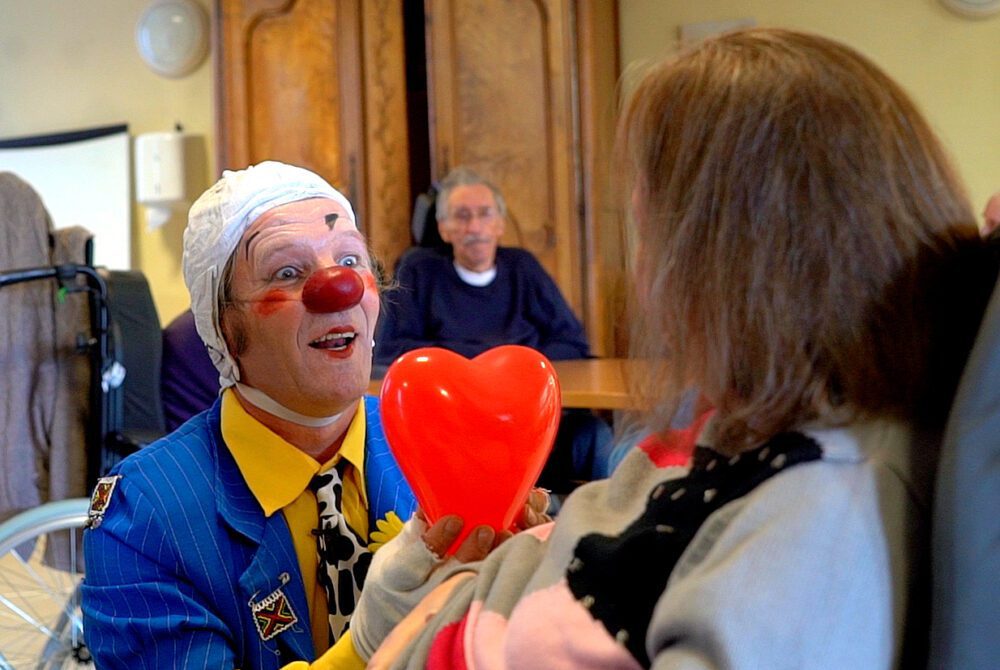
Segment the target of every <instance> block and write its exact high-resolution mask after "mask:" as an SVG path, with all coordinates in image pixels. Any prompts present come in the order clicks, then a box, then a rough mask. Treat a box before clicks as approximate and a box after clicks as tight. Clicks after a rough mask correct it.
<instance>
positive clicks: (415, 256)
mask: <svg viewBox="0 0 1000 670" xmlns="http://www.w3.org/2000/svg"><path fill="white" fill-rule="evenodd" d="M496 268H497V276H496V278H495V279H494V280H493V281H492V282H490V283H489V284H488V285H486V286H470V285H469V284H466V283H465V282H464V281H462V279H461V278H460V277H459V276H458V273H457V272H455V266H454V261H453V259H452V257H451V255H450V254H449V253H448V252H442V251H438V250H435V249H425V248H416V249H413V250H412V251H410V252H408V253H407V254H406V255H405V256H404V257H403V258H402V260H401V262H400V264H399V268H398V269H397V270H396V281H397V282H398V283H399V288H398V289H395V290H393V291H390V292H387V293H386V294H385V308H384V310H383V320H382V324H381V327H380V331H379V335H378V337H376V347H375V362H376V363H377V364H379V365H389V364H390V363H392V361H394V360H395V359H396V358H397V357H398V356H399V355H400V354H403V353H405V352H407V351H410V350H411V349H417V348H418V347H444V348H445V349H451V350H452V351H455V352H457V353H459V354H462V355H463V356H465V357H467V358H473V357H475V356H477V355H478V354H481V353H483V352H484V351H486V350H487V349H491V348H493V347H496V346H499V345H502V344H521V345H524V346H527V347H532V348H534V349H537V350H538V351H540V352H542V353H543V354H545V356H547V357H548V358H549V359H550V360H567V359H574V358H587V357H589V356H590V347H589V346H588V344H587V339H586V336H585V335H584V332H583V326H582V325H581V324H580V321H579V320H578V319H577V318H576V316H575V315H574V314H573V311H572V310H571V309H570V308H569V305H567V304H566V301H565V300H564V299H563V297H562V294H561V293H560V292H559V289H558V288H557V287H556V284H555V282H554V281H552V278H551V277H549V275H548V274H546V272H545V270H544V269H543V268H542V266H541V264H539V262H538V261H537V260H536V259H535V257H534V256H532V255H531V254H530V253H528V252H527V251H525V250H523V249H513V248H504V247H501V248H499V249H497V259H496Z"/></svg>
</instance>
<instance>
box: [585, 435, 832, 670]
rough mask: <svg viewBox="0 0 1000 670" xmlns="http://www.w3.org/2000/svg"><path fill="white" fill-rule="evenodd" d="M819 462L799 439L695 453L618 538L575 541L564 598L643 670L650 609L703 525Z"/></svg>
mask: <svg viewBox="0 0 1000 670" xmlns="http://www.w3.org/2000/svg"><path fill="white" fill-rule="evenodd" d="M821 456H822V450H821V448H820V446H819V445H818V444H817V443H816V442H815V441H813V440H812V439H810V438H809V437H806V436H805V435H803V434H801V433H783V434H781V435H777V436H776V437H774V438H773V439H771V440H770V441H769V442H768V443H767V444H765V445H763V446H761V447H758V448H757V449H754V450H752V451H748V452H745V453H742V454H740V455H738V456H732V457H730V456H724V455H722V454H720V453H718V452H715V451H713V450H711V449H708V448H705V447H698V448H696V449H695V452H694V455H693V462H692V466H691V471H690V473H689V474H688V475H687V476H686V477H681V478H679V479H674V480H669V481H666V482H663V483H661V484H659V485H657V486H656V487H655V488H654V489H653V491H652V493H651V494H650V496H649V500H648V502H647V503H646V510H645V511H644V512H643V514H642V515H641V516H640V517H639V518H638V519H637V520H636V521H635V522H633V523H632V525H630V526H629V527H628V528H626V529H625V531H624V532H622V534H621V535H619V536H615V537H610V536H606V535H600V534H596V533H595V534H591V535H587V536H584V537H583V538H581V540H580V542H579V543H578V544H577V547H576V550H575V553H574V558H573V560H572V561H571V563H570V565H569V568H568V569H567V581H568V583H569V588H570V590H571V591H572V593H573V594H574V596H576V598H577V599H578V600H579V601H580V602H581V603H582V604H583V605H584V606H585V607H587V608H588V609H589V610H590V612H591V614H592V616H593V617H594V618H595V619H597V620H598V621H600V622H601V623H602V624H603V625H604V627H605V628H607V630H608V632H609V633H610V634H611V635H612V636H613V637H614V638H615V639H616V640H618V642H619V643H621V644H623V645H624V646H625V647H626V648H627V649H628V650H629V651H630V652H631V653H632V655H633V656H635V658H636V660H638V661H639V663H641V664H642V665H643V666H644V667H648V666H649V663H650V660H649V658H648V657H647V655H646V649H645V637H646V629H647V627H648V625H649V621H650V619H651V618H652V615H653V608H654V607H655V605H656V602H657V601H658V600H659V598H660V596H661V595H662V593H663V590H664V588H665V587H666V584H667V579H668V578H669V577H670V573H671V572H672V571H673V569H674V566H675V565H676V564H677V561H678V560H679V559H680V557H681V554H683V553H684V550H685V549H686V548H687V546H688V544H690V542H691V540H692V539H693V538H694V536H695V534H696V533H697V532H698V529H699V528H700V527H701V525H702V524H703V523H704V522H705V519H707V518H708V516H709V515H711V514H712V513H713V512H715V511H716V510H718V509H719V508H721V507H722V506H723V505H725V504H726V503H729V502H732V501H733V500H736V499H738V498H741V497H743V496H745V495H747V494H748V493H750V492H751V491H752V490H753V489H754V488H756V487H757V486H759V485H760V484H762V483H764V482H765V481H767V480H768V479H770V478H771V477H773V476H774V475H776V474H778V473H779V472H781V471H782V470H784V469H787V468H789V467H791V466H793V465H797V464H799V463H807V462H810V461H815V460H818V459H819V458H820V457H821ZM789 502H790V504H794V501H789Z"/></svg>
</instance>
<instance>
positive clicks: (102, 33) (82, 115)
mask: <svg viewBox="0 0 1000 670" xmlns="http://www.w3.org/2000/svg"><path fill="white" fill-rule="evenodd" d="M199 1H200V2H202V4H203V6H205V7H206V8H208V6H209V2H208V0H199ZM148 4H149V3H148V2H147V0H0V137H4V138H9V137H21V136H24V135H34V134H40V133H53V132H60V131H64V130H76V129H80V128H86V127H91V126H103V125H112V124H116V123H127V124H128V125H129V130H130V132H131V133H132V134H133V135H137V134H139V133H145V132H153V131H163V130H170V129H171V128H173V127H174V123H175V122H179V123H181V124H183V126H184V128H185V130H186V131H188V132H191V133H195V134H198V135H202V136H204V138H205V143H204V144H203V146H204V147H205V151H204V152H203V155H201V156H196V157H195V159H194V160H195V161H200V162H201V163H204V165H201V166H196V167H200V168H201V170H200V171H201V172H202V173H203V174H204V175H213V174H214V168H213V167H212V165H211V163H212V155H213V153H214V150H213V148H212V147H213V143H214V127H213V123H214V122H213V118H212V115H213V111H212V100H213V89H212V78H211V69H212V68H211V65H210V59H206V61H205V62H204V63H203V64H202V65H201V66H200V67H199V69H198V70H197V71H195V72H194V73H192V74H191V75H189V76H187V77H184V78H180V79H167V78H164V77H161V76H159V75H157V74H155V73H154V72H153V71H152V70H150V69H149V68H148V67H146V65H145V63H144V62H143V61H142V59H141V58H140V57H139V53H138V51H137V49H136V47H135V27H136V22H137V21H138V19H139V17H140V16H141V15H142V12H143V11H144V10H145V9H146V7H147V6H148ZM81 179H86V175H81ZM204 179H207V176H206V177H204ZM205 186H207V184H205ZM184 222H185V216H184V214H183V212H182V213H179V214H178V215H175V216H174V218H173V219H171V220H170V221H169V222H168V223H167V225H165V226H164V227H163V228H161V229H159V230H156V231H152V232H151V231H148V230H147V229H146V224H145V218H144V212H143V211H141V210H138V209H134V211H133V230H132V240H133V242H132V263H133V267H135V268H137V269H139V270H142V271H143V272H144V273H145V274H146V276H147V278H148V279H149V281H150V284H151V286H152V290H153V297H154V300H155V301H156V304H157V309H158V311H159V314H160V319H161V321H163V322H164V323H166V321H168V320H169V319H170V318H173V316H175V315H176V314H177V313H179V312H180V311H182V310H183V309H184V308H186V307H187V303H188V297H187V291H186V290H185V288H184V283H183V280H182V278H181V274H180V250H181V242H180V240H181V234H182V231H183V226H184Z"/></svg>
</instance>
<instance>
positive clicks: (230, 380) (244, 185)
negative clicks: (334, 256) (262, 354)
mask: <svg viewBox="0 0 1000 670" xmlns="http://www.w3.org/2000/svg"><path fill="white" fill-rule="evenodd" d="M308 198H329V199H330V200H333V201H335V202H337V203H338V204H340V205H341V206H342V207H343V208H344V209H345V210H347V213H348V214H349V215H350V217H351V221H353V222H354V223H355V225H357V219H356V218H355V216H354V209H353V208H352V207H351V203H350V202H348V200H347V198H345V197H344V196H343V194H341V193H340V192H339V191H338V190H337V189H335V188H333V187H332V186H330V185H329V184H328V183H327V182H326V181H324V180H323V178H322V177H320V176H319V175H317V174H314V173H312V172H310V171H309V170H306V169H303V168H300V167H295V166H294V165H286V164H284V163H278V162H276V161H266V162H264V163H259V164H258V165H252V166H250V167H248V168H247V169H245V170H239V171H231V170H226V171H225V172H223V173H222V179H220V180H219V181H217V182H216V183H215V185H214V186H212V187H211V188H210V189H208V190H207V191H205V193H203V194H202V196H201V197H200V198H198V200H196V201H195V203H194V204H193V205H192V206H191V211H190V212H189V213H188V225H187V228H186V229H185V231H184V260H183V266H184V283H186V284H187V287H188V292H189V293H190V294H191V311H192V312H193V313H194V322H195V327H196V328H197V329H198V334H199V335H200V336H201V339H202V340H204V341H205V345H206V346H207V347H208V353H209V355H210V356H211V358H212V362H213V363H214V364H215V367H216V368H217V369H218V370H219V382H220V383H221V384H222V387H223V388H225V387H227V386H232V385H233V384H235V383H236V382H238V381H239V377H240V373H239V368H238V367H237V366H236V361H235V360H233V357H232V356H231V355H230V353H229V349H228V348H227V347H226V341H225V339H224V338H223V337H222V327H221V325H220V323H219V312H218V304H219V299H218V296H219V283H220V282H221V280H222V271H223V269H224V268H225V267H226V263H227V262H228V261H229V257H230V256H232V254H233V252H234V251H235V250H236V245H237V244H238V243H239V241H240V239H241V238H242V237H243V233H244V232H246V230H247V228H249V227H250V224H252V223H253V222H254V221H256V220H257V218H258V217H259V216H260V215H262V214H263V213H264V212H266V211H268V210H270V209H274V208H275V207H278V206H279V205H285V204H288V203H290V202H297V201H299V200H306V199H308Z"/></svg>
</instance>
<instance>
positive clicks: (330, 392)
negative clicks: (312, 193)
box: [223, 198, 379, 417]
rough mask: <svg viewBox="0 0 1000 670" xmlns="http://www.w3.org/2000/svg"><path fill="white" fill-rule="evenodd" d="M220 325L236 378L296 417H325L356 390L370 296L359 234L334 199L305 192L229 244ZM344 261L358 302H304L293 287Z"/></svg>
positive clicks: (366, 361)
mask: <svg viewBox="0 0 1000 670" xmlns="http://www.w3.org/2000/svg"><path fill="white" fill-rule="evenodd" d="M234 254H235V256H234V260H233V275H232V285H231V290H230V296H231V298H232V301H233V302H234V303H235V304H234V305H233V306H232V307H230V308H229V309H227V310H225V312H224V315H223V332H224V333H225V334H226V341H227V344H228V347H229V350H230V351H231V352H232V353H233V355H234V357H235V358H236V360H237V362H238V365H239V368H240V381H241V382H242V383H244V384H246V385H248V386H252V387H254V388H256V389H258V390H260V391H263V392H264V393H266V394H267V395H269V396H270V397H271V398H273V399H274V400H276V401H278V402H279V403H281V404H282V405H284V406H285V407H287V408H289V409H291V410H294V411H296V412H298V413H300V414H304V415H306V416H317V417H321V416H330V415H333V414H335V413H338V412H340V411H343V410H345V409H347V408H348V407H349V406H350V405H352V404H353V403H356V402H357V401H358V399H359V398H360V397H361V396H362V394H364V392H365V389H366V388H367V386H368V380H369V377H370V376H371V361H372V337H373V335H374V332H375V323H376V321H378V314H379V296H378V289H377V287H376V282H375V276H374V274H373V272H372V264H371V260H370V258H369V256H368V250H367V246H366V244H365V240H364V238H363V237H362V236H361V234H360V233H359V232H358V229H357V226H355V224H354V222H353V221H352V220H351V219H350V218H349V215H348V213H347V212H346V211H345V210H344V208H343V207H342V206H341V205H339V204H338V203H336V202H334V201H333V200H328V199H325V198H313V199H309V200H301V201H299V202H293V203H289V204H286V205H281V206H279V207H275V208H274V209H271V210H269V211H267V212H265V213H264V214H263V215H261V216H260V217H259V218H258V219H257V220H256V221H254V222H253V223H252V224H251V225H250V227H249V228H248V229H247V231H246V232H245V233H244V235H243V237H242V239H241V240H240V243H239V244H238V245H237V247H236V251H235V252H234ZM335 265H339V266H346V267H350V268H353V269H354V270H356V271H357V273H358V274H359V276H360V278H361V281H362V283H363V284H364V292H363V294H362V295H361V300H360V302H356V303H353V304H350V305H346V306H345V308H344V309H342V310H340V311H319V312H316V311H309V310H307V309H306V307H305V306H304V305H303V303H302V288H303V286H304V285H305V283H306V280H308V278H309V276H310V275H311V274H312V273H313V272H315V271H317V270H320V269H323V268H327V267H331V266H335Z"/></svg>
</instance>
